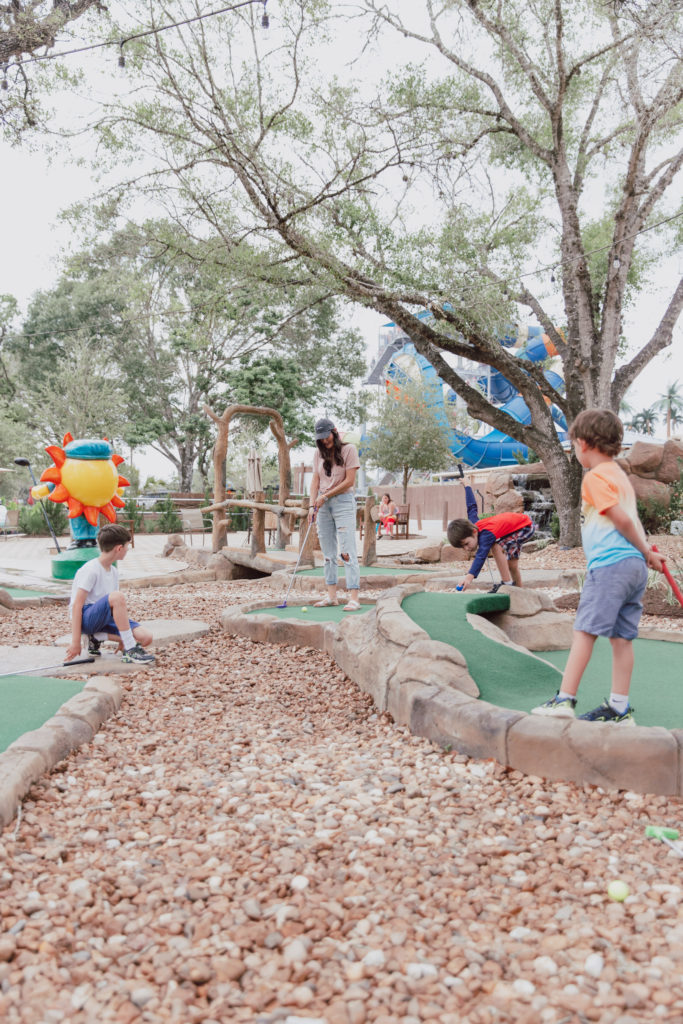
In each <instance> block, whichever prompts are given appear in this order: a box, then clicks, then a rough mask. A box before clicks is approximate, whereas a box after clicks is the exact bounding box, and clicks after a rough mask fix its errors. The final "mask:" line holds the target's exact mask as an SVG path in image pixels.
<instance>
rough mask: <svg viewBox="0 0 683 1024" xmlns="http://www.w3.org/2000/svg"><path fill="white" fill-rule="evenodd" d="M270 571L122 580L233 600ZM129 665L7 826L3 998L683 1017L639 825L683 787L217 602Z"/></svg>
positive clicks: (660, 853)
mask: <svg viewBox="0 0 683 1024" xmlns="http://www.w3.org/2000/svg"><path fill="white" fill-rule="evenodd" d="M269 588H270V584H269V583H262V582H259V583H251V582H250V583H246V584H195V585H187V586H183V587H175V588H170V589H165V590H163V589H158V590H144V591H137V592H135V593H134V594H131V598H132V602H133V606H134V612H135V614H136V615H137V616H138V617H140V618H153V617H173V618H177V617H181V616H183V615H186V616H191V617H192V618H201V617H203V618H205V619H206V620H207V621H209V622H211V623H212V624H215V623H216V621H217V612H218V611H219V610H220V609H221V608H223V607H225V606H226V605H228V604H235V603H241V602H243V601H246V600H249V599H253V598H255V597H257V596H261V595H262V594H263V593H264V591H268V590H269ZM273 595H274V597H275V595H278V596H279V595H281V591H280V590H278V591H273ZM64 615H65V609H64V608H55V609H49V608H48V609H45V608H40V609H25V610H22V611H21V612H19V613H15V614H13V615H12V616H11V617H8V618H7V619H5V620H3V638H4V637H5V636H6V637H7V640H5V642H6V643H12V642H16V643H19V642H27V641H28V642H38V641H39V640H40V641H44V639H45V634H46V632H47V633H48V634H49V635H50V636H52V635H56V634H57V633H59V632H62V631H63V626H64ZM123 686H124V687H125V688H126V691H127V692H126V695H125V698H124V703H123V705H122V708H121V711H120V713H119V714H118V715H117V716H116V717H114V718H111V719H109V720H108V721H107V722H106V723H105V724H104V726H103V727H102V729H101V730H100V732H99V733H98V734H97V735H96V737H95V739H94V741H93V742H92V743H91V744H89V745H88V746H84V747H81V748H80V749H79V750H77V751H76V752H74V753H73V754H72V755H71V756H70V757H69V758H68V759H67V760H65V761H64V762H63V763H62V764H61V765H59V766H58V769H57V770H56V771H54V772H53V773H52V774H50V775H49V776H46V777H44V778H43V779H42V780H40V781H39V782H38V783H37V784H36V785H34V786H33V788H32V789H31V791H30V793H29V794H28V797H27V798H26V800H25V801H24V804H23V807H22V813H21V816H20V818H18V819H17V820H16V821H15V822H13V823H12V824H10V825H9V826H8V827H7V828H6V829H5V830H4V831H3V832H2V833H0V915H1V925H0V1020H2V1021H3V1022H6V1024H20V1022H21V1024H63V1022H64V1024H91V1022H93V1024H94V1022H97V1024H101V1022H109V1021H116V1022H117V1024H119V1022H121V1024H133V1022H137V1021H149V1022H164V1021H173V1022H178V1024H185V1022H189V1024H192V1022H195V1021H197V1022H199V1021H201V1022H204V1024H213V1022H219V1024H224V1022H233V1021H234V1022H242V1021H245V1022H246V1021H249V1022H251V1021H254V1022H260V1024H271V1022H272V1024H276V1022H278V1024H304V1022H308V1024H364V1022H373V1024H420V1022H422V1021H434V1022H439V1024H496V1022H505V1024H508V1022H509V1024H513V1022H514V1024H585V1022H587V1021H598V1022H600V1024H636V1022H638V1024H640V1022H643V1024H644V1022H647V1024H652V1022H657V1021H667V1022H678V1024H681V1022H683V907H682V904H681V893H682V884H681V860H679V859H677V858H676V856H675V854H674V853H673V851H671V850H669V849H668V847H666V846H665V845H663V844H662V843H659V842H657V841H654V840H647V839H646V838H645V836H644V828H645V826H646V825H647V824H651V823H654V824H666V825H672V826H678V827H680V826H683V820H682V817H683V816H682V814H681V802H680V801H674V800H671V799H667V798H664V797H650V796H641V795H637V794H634V793H607V792H603V791H601V790H600V789H597V788H593V787H588V786H587V787H583V788H581V787H577V786H574V785H570V784H551V783H546V782H544V781H543V780H542V779H541V778H536V777H530V776H523V775H521V774H520V773H519V772H514V771H508V770H506V769H505V768H503V767H501V766H500V765H498V764H496V763H494V762H491V761H488V762H479V761H471V760H468V759H467V758H466V757H464V756H461V755H459V754H458V753H457V752H456V751H443V750H441V749H439V748H438V747H435V746H434V745H432V744H431V743H429V742H427V741H425V740H422V739H419V738H416V737H412V736H411V735H410V734H408V733H407V732H406V731H405V730H403V729H399V728H397V727H396V726H394V725H393V723H392V722H391V721H390V719H389V718H388V717H386V716H384V715H379V714H377V713H376V712H375V711H374V709H373V706H372V704H371V703H370V701H369V699H368V698H367V697H365V696H364V695H362V694H360V693H359V691H358V690H357V688H356V687H355V686H354V685H353V684H352V683H351V682H350V681H349V680H348V679H347V678H346V677H345V676H344V674H343V673H342V672H341V671H340V670H339V669H338V668H337V667H336V666H335V664H334V663H333V662H332V661H331V660H330V659H329V658H328V657H327V656H325V655H324V654H321V653H319V652H317V651H313V650H310V649H308V648H286V647H280V646H277V645H266V644H262V645H257V644H253V643H251V642H249V641H247V640H244V639H232V638H229V637H227V636H225V635H224V634H223V633H222V632H221V631H220V630H219V629H218V628H217V627H216V626H215V625H214V628H213V629H212V632H211V634H210V635H209V636H206V637H202V638H201V639H198V640H195V641H192V642H185V643H178V644H175V645H173V646H171V647H168V648H165V649H163V650H161V651H160V652H159V654H158V660H157V663H156V665H155V666H154V668H153V669H151V670H149V671H146V672H144V673H139V674H137V675H136V676H135V677H131V678H128V677H126V678H124V680H123ZM539 767H540V766H539ZM614 879H622V880H624V881H625V882H626V883H627V884H628V886H629V888H630V891H631V895H630V896H629V897H628V898H627V899H626V901H625V902H623V903H614V902H611V901H610V900H609V899H608V897H607V892H606V890H607V885H608V883H609V882H610V881H612V880H614Z"/></svg>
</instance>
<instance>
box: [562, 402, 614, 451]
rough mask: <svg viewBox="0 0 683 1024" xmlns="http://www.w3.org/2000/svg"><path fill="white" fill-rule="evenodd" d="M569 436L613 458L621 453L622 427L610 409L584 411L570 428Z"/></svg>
mask: <svg viewBox="0 0 683 1024" xmlns="http://www.w3.org/2000/svg"><path fill="white" fill-rule="evenodd" d="M569 436H570V437H571V439H572V441H577V440H580V441H585V442H586V444H587V445H588V446H589V447H590V448H595V449H597V451H599V452H602V454H603V455H611V456H612V457H614V456H616V455H618V454H619V452H620V451H621V444H622V441H623V439H624V425H623V423H622V422H621V420H620V419H619V417H618V416H617V415H615V413H613V412H612V411H611V409H585V410H584V411H583V412H580V413H579V415H578V416H577V417H576V419H575V420H574V422H573V423H572V425H571V426H570V428H569Z"/></svg>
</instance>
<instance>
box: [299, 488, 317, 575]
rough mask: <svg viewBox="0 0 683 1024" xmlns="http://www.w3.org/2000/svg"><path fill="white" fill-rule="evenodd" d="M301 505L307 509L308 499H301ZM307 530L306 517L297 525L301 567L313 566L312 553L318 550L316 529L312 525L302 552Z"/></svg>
mask: <svg viewBox="0 0 683 1024" xmlns="http://www.w3.org/2000/svg"><path fill="white" fill-rule="evenodd" d="M301 504H302V505H303V506H304V507H306V508H308V507H309V506H310V498H303V499H302V502H301ZM307 530H308V517H306V518H304V519H302V520H301V523H300V524H299V551H301V565H315V558H314V556H313V552H314V551H315V550H316V549H317V548H318V546H319V544H318V528H317V526H316V525H315V523H313V525H312V526H311V530H310V533H309V534H308V540H307V541H306V546H305V547H304V548H303V550H302V545H303V543H304V538H305V537H306V532H307Z"/></svg>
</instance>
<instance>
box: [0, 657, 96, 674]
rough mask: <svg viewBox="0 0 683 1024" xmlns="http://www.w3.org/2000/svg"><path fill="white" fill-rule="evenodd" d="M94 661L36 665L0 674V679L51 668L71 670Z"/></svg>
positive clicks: (78, 660)
mask: <svg viewBox="0 0 683 1024" xmlns="http://www.w3.org/2000/svg"><path fill="white" fill-rule="evenodd" d="M94 660H95V659H94V658H74V659H73V661H60V662H59V663H58V664H56V665H54V664H53V665H38V666H34V667H33V668H19V669H17V671H16V672H1V673H0V679H6V678H7V677H8V676H25V675H30V674H31V673H32V672H47V670H48V669H53V668H71V667H75V666H76V665H89V664H90V663H91V662H93V661H94Z"/></svg>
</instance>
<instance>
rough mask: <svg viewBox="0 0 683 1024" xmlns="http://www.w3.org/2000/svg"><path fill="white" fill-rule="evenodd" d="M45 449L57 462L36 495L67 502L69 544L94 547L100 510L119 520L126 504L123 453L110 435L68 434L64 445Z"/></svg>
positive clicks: (47, 472)
mask: <svg viewBox="0 0 683 1024" xmlns="http://www.w3.org/2000/svg"><path fill="white" fill-rule="evenodd" d="M45 451H46V452H47V454H48V455H49V456H50V457H51V459H52V461H53V462H54V466H50V467H49V468H48V469H46V470H44V471H43V473H42V474H41V477H40V480H41V483H39V484H36V486H35V487H33V488H32V490H31V494H32V496H33V497H34V498H48V499H49V500H50V501H54V502H56V503H59V502H65V503H66V505H67V506H68V509H69V519H70V526H71V537H72V540H71V543H70V544H69V548H70V549H73V548H93V547H95V545H96V541H97V533H98V525H97V523H98V517H99V515H100V513H101V514H102V515H103V516H104V517H105V519H108V520H109V521H110V522H112V523H114V522H116V509H117V508H123V505H124V501H123V498H122V495H123V488H124V487H129V486H130V484H129V481H128V480H126V478H125V477H123V476H120V475H119V471H118V468H117V467H118V466H120V465H121V463H122V462H123V461H124V459H123V456H121V455H115V454H114V450H113V448H112V446H111V444H110V443H109V441H108V440H107V439H106V438H103V439H102V440H101V441H99V440H92V439H90V438H82V439H77V440H74V438H73V437H72V435H71V434H65V435H64V440H63V441H62V445H61V447H60V446H59V445H56V444H51V445H49V446H48V447H47V448H46V449H45Z"/></svg>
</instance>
